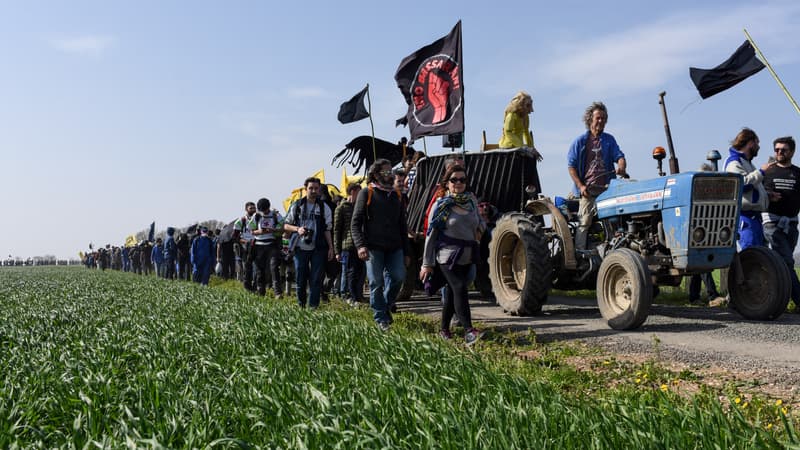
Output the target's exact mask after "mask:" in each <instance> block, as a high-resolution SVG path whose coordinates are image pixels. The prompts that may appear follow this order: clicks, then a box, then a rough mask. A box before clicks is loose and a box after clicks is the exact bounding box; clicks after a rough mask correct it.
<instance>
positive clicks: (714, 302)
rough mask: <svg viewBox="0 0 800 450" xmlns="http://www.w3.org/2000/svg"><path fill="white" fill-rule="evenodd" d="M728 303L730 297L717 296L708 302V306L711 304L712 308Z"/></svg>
mask: <svg viewBox="0 0 800 450" xmlns="http://www.w3.org/2000/svg"><path fill="white" fill-rule="evenodd" d="M727 305H728V299H727V298H725V297H717V298H715V299H713V300H711V301H710V302H708V306H710V307H712V308H719V307H725V306H727Z"/></svg>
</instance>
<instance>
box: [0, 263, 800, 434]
mask: <svg viewBox="0 0 800 450" xmlns="http://www.w3.org/2000/svg"><path fill="white" fill-rule="evenodd" d="M420 320H421V319H418V318H416V316H413V317H412V316H406V315H401V317H399V318H398V321H397V323H396V324H395V325H396V326H395V327H394V328H393V329H392V331H391V332H389V333H387V334H383V333H381V332H379V330H378V329H377V328H376V327H375V326H374V324H373V323H372V322H371V320H370V318H369V317H368V314H367V313H366V312H365V311H363V310H352V309H347V308H345V307H343V306H340V305H335V304H331V305H324V306H323V307H322V308H321V309H320V310H318V311H313V312H312V311H308V310H300V309H298V308H297V307H295V306H293V305H292V302H291V301H288V300H286V301H274V300H265V299H263V298H258V297H256V296H253V295H250V294H247V293H244V292H243V291H242V290H240V289H238V288H236V287H235V286H231V285H228V284H224V285H221V286H216V287H212V288H203V287H200V286H198V285H195V284H189V283H183V282H168V281H165V280H159V279H156V278H153V277H139V276H135V275H132V274H124V273H118V272H99V271H89V270H85V269H82V268H32V269H24V268H20V269H17V268H10V269H2V270H0V368H2V374H1V375H0V447H2V448H9V447H15V446H19V447H23V448H27V447H42V448H52V447H77V448H85V447H94V446H98V447H123V446H128V447H167V448H189V447H192V448H194V447H209V448H210V447H223V448H259V447H264V448H312V449H317V448H342V449H350V448H384V447H386V448H394V447H396V448H414V449H420V448H458V449H472V448H537V449H539V448H554V449H562V448H641V449H644V448H681V449H685V448H782V447H784V446H787V445H789V446H800V441H798V438H797V431H796V429H797V428H796V426H795V425H793V424H792V423H791V422H789V421H788V419H786V415H785V411H781V408H780V407H779V406H780V405H777V406H778V407H777V408H776V407H766V406H765V407H764V408H763V410H762V409H759V410H758V412H756V410H755V408H751V410H750V411H744V410H743V409H742V408H739V407H736V406H731V405H733V403H731V405H725V404H723V403H720V401H719V400H718V399H717V396H716V394H713V393H703V392H701V393H699V394H697V395H695V396H693V397H691V398H686V397H684V396H679V395H677V394H674V393H673V392H672V391H671V390H670V388H669V382H668V380H666V379H664V380H658V381H656V380H655V378H657V377H658V376H659V375H658V373H655V372H654V374H653V375H652V376H651V382H648V383H640V382H639V381H636V382H635V383H634V382H628V383H619V384H617V386H616V387H614V388H611V389H598V388H597V386H601V385H602V384H600V383H596V380H594V379H593V378H592V375H587V374H581V373H578V372H576V371H574V370H572V369H570V368H565V367H558V364H555V365H548V364H543V363H536V364H527V363H524V362H522V361H519V360H518V359H514V358H512V357H510V356H509V354H508V352H503V351H500V350H497V347H498V345H500V344H501V343H502V342H501V341H502V339H503V337H502V336H497V337H496V338H495V339H489V340H488V341H487V342H485V343H479V344H478V345H477V346H476V348H473V349H467V348H465V347H463V346H461V345H454V344H451V343H447V342H443V341H440V340H438V339H437V338H435V337H433V335H432V334H431V333H427V332H425V331H420V328H423V329H424V328H425V326H424V325H423V326H420V323H421V322H420ZM644 378H647V377H646V376H645V377H644ZM767 406H769V405H767Z"/></svg>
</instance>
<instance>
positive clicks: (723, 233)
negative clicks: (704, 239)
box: [719, 227, 731, 242]
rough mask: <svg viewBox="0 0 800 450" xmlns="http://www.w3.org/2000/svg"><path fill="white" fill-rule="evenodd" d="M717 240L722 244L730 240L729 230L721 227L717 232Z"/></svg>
mask: <svg viewBox="0 0 800 450" xmlns="http://www.w3.org/2000/svg"><path fill="white" fill-rule="evenodd" d="M719 240H720V241H722V242H728V241H730V240H731V229H730V228H728V227H723V228H722V229H721V230H719Z"/></svg>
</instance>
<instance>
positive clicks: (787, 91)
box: [743, 29, 800, 114]
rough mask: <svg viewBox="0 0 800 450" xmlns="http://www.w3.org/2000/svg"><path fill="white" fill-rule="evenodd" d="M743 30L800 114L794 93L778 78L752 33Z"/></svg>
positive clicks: (799, 107)
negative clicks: (751, 35)
mask: <svg viewBox="0 0 800 450" xmlns="http://www.w3.org/2000/svg"><path fill="white" fill-rule="evenodd" d="M743 30H744V35H745V37H746V38H747V40H748V41H749V42H750V45H752V46H753V48H754V49H755V50H756V53H758V57H759V58H761V60H762V61H764V65H766V66H767V69H769V73H771V74H772V77H773V78H775V81H777V82H778V86H780V88H781V89H782V90H783V93H784V94H786V98H788V99H789V102H790V103H791V104H792V106H794V110H795V111H797V113H798V114H800V106H797V102H796V101H794V98H793V97H792V94H790V93H789V90H788V89H786V86H784V85H783V82H782V81H781V79H780V78H778V74H777V73H775V71H774V70H773V69H772V66H771V65H770V63H769V61H767V58H766V57H765V56H764V54H763V53H761V50H759V49H758V46H757V45H756V43H755V42H754V41H753V38H751V37H750V33H748V32H747V29H743Z"/></svg>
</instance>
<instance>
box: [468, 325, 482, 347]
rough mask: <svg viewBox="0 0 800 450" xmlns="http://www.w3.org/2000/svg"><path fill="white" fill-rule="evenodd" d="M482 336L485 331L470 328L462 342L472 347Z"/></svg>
mask: <svg viewBox="0 0 800 450" xmlns="http://www.w3.org/2000/svg"><path fill="white" fill-rule="evenodd" d="M484 334H486V332H485V331H481V330H479V329H477V328H470V329H469V331H467V334H465V335H464V341H465V342H466V343H467V345H472V344H474V343H476V342H478V339H480V338H482V337H483V335H484Z"/></svg>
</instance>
